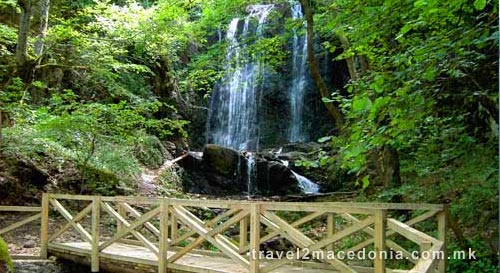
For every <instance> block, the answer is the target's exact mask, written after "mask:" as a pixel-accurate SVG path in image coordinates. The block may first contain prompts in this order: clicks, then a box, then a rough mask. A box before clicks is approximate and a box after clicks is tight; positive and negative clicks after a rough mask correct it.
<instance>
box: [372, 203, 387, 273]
mask: <svg viewBox="0 0 500 273" xmlns="http://www.w3.org/2000/svg"><path fill="white" fill-rule="evenodd" d="M374 216H375V230H374V232H375V234H374V240H375V253H376V256H375V261H374V268H375V271H374V272H375V273H385V259H384V258H385V256H386V254H382V252H383V251H385V228H386V226H387V212H386V211H385V210H377V211H376V212H375V215H374Z"/></svg>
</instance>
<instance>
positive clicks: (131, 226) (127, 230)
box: [99, 202, 160, 256]
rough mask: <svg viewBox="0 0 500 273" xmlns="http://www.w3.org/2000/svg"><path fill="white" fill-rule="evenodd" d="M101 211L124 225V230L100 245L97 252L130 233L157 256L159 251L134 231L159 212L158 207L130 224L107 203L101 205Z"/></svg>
mask: <svg viewBox="0 0 500 273" xmlns="http://www.w3.org/2000/svg"><path fill="white" fill-rule="evenodd" d="M102 207H103V209H104V210H105V211H106V212H108V213H109V214H110V215H111V216H113V217H114V218H115V219H116V220H118V221H121V222H122V223H123V224H124V225H125V228H123V230H122V231H121V232H119V233H117V234H115V235H114V236H113V238H111V239H110V240H108V241H106V242H104V243H102V244H101V246H100V247H99V250H101V251H102V250H104V249H105V248H106V247H108V246H110V245H112V244H113V243H115V242H117V241H118V240H119V239H121V238H123V237H124V236H125V235H127V234H128V233H131V234H132V235H134V236H135V237H136V238H137V239H138V240H139V241H141V242H142V243H143V244H144V246H146V247H147V248H149V250H151V252H153V253H154V254H155V255H156V256H158V255H159V250H158V248H157V247H156V246H155V245H154V244H153V243H151V242H150V241H149V240H148V239H147V238H146V237H144V235H142V234H141V233H140V232H138V231H135V229H136V228H137V227H139V226H141V225H143V224H144V223H145V222H147V221H149V220H150V219H151V218H152V217H154V216H156V215H157V214H158V213H159V212H160V207H157V208H155V209H153V210H151V211H149V212H148V213H145V214H143V215H142V216H141V217H139V219H137V220H136V221H135V222H133V223H132V224H130V223H129V222H128V221H127V220H125V219H123V218H122V217H121V216H120V214H118V212H116V211H115V210H114V209H113V208H112V207H111V206H110V205H109V204H107V203H104V202H103V203H102Z"/></svg>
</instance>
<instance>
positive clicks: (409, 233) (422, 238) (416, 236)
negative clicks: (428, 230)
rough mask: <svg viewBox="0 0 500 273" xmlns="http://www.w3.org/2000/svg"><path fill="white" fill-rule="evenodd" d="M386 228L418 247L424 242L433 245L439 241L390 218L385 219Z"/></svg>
mask: <svg viewBox="0 0 500 273" xmlns="http://www.w3.org/2000/svg"><path fill="white" fill-rule="evenodd" d="M387 226H388V227H389V228H390V229H392V230H394V231H396V232H397V233H399V234H401V235H403V236H404V237H406V238H407V239H409V240H410V241H412V242H414V243H416V244H418V245H420V244H421V243H425V242H432V243H434V244H435V243H438V242H439V240H437V239H435V238H433V237H432V236H430V235H427V234H425V233H423V232H421V231H420V230H417V229H414V228H412V227H410V226H409V225H407V224H404V223H401V222H399V221H397V220H395V219H392V218H389V219H387Z"/></svg>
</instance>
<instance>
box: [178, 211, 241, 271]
mask: <svg viewBox="0 0 500 273" xmlns="http://www.w3.org/2000/svg"><path fill="white" fill-rule="evenodd" d="M174 211H175V213H176V214H177V216H178V217H179V219H180V220H181V221H182V222H183V223H185V224H186V225H188V226H189V227H190V228H192V229H193V230H194V231H196V232H197V233H198V234H199V235H200V236H201V237H203V238H204V239H205V240H207V241H209V242H210V243H212V244H213V245H214V246H216V247H218V248H219V249H220V250H221V251H222V252H223V253H224V254H226V255H227V256H228V257H230V258H231V259H233V260H234V261H236V262H238V263H240V264H241V265H242V266H243V267H244V268H248V266H249V262H248V261H247V260H246V259H245V258H244V257H242V256H241V255H240V254H239V253H238V251H237V249H235V246H234V245H232V244H231V243H230V242H228V241H227V239H224V237H223V236H222V235H221V234H217V235H215V236H213V237H212V236H209V235H207V234H208V233H209V231H208V230H207V229H206V227H204V226H203V224H202V223H200V220H199V219H198V218H197V217H196V216H194V215H193V214H192V213H191V212H189V211H188V210H186V209H184V208H182V207H181V206H174ZM195 219H197V220H195ZM239 220H241V218H240V219H238V221H239ZM228 243H229V244H228Z"/></svg>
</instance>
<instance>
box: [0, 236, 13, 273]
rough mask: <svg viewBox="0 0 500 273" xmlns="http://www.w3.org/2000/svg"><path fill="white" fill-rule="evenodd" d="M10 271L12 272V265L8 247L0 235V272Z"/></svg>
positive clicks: (6, 272) (9, 272)
mask: <svg viewBox="0 0 500 273" xmlns="http://www.w3.org/2000/svg"><path fill="white" fill-rule="evenodd" d="M12 272H14V265H13V264H12V259H11V258H10V254H9V249H8V248H7V244H6V243H5V241H4V240H3V239H2V237H0V273H12Z"/></svg>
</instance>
